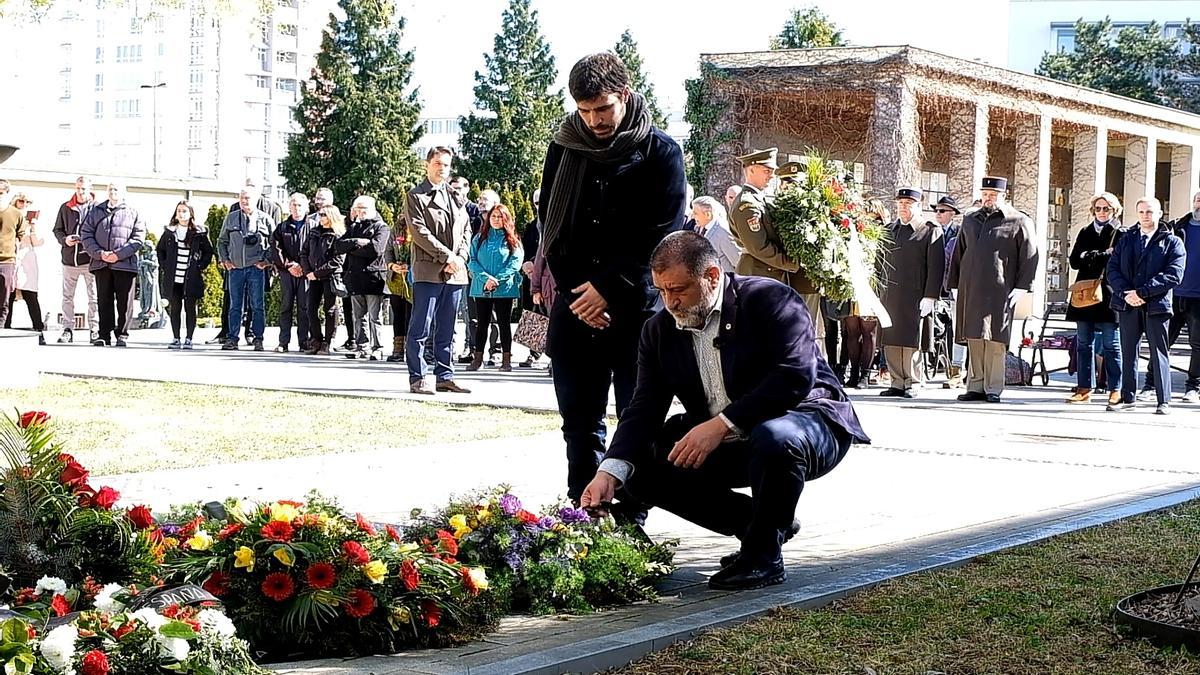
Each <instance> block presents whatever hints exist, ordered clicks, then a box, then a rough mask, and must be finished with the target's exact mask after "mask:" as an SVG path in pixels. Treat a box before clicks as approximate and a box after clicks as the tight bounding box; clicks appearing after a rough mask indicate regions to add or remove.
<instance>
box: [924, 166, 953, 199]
mask: <svg viewBox="0 0 1200 675" xmlns="http://www.w3.org/2000/svg"><path fill="white" fill-rule="evenodd" d="M949 186H950V177H949V176H948V175H946V174H944V173H937V172H934V171H922V172H921V189H922V190H924V191H925V200H926V203H924V204H922V205H921V208H926V207H929V206H930V205H932V204H936V203H937V200H939V199H941V198H942V197H945V196H946V195H948V194H950V187H949Z"/></svg>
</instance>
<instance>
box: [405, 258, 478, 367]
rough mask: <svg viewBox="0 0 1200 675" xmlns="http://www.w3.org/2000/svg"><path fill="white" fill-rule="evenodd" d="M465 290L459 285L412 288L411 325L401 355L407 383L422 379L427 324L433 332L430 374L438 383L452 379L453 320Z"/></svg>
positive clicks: (426, 284)
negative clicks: (405, 349) (432, 325)
mask: <svg viewBox="0 0 1200 675" xmlns="http://www.w3.org/2000/svg"><path fill="white" fill-rule="evenodd" d="M465 288H466V286H463V285H459V284H439V283H434V282H432V281H418V282H416V283H414V284H413V303H412V304H413V308H412V322H411V323H409V325H408V348H407V354H406V355H405V361H407V362H408V379H409V382H413V381H415V380H420V379H424V378H425V342H426V341H428V339H429V325H430V324H431V323H432V324H434V328H435V331H436V332H435V333H434V335H433V356H434V365H433V374H434V375H435V376H436V377H437V380H438V382H445V381H447V380H453V379H454V353H453V348H452V347H453V344H454V323H455V321H454V320H455V317H457V315H458V305H459V303H460V302H462V296H463V289H465Z"/></svg>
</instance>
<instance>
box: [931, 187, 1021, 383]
mask: <svg viewBox="0 0 1200 675" xmlns="http://www.w3.org/2000/svg"><path fill="white" fill-rule="evenodd" d="M1007 189H1008V180H1007V179H1004V178H996V177H994V176H987V177H985V178H984V179H983V183H982V185H981V194H982V200H981V204H980V206H979V209H978V210H976V211H972V212H970V213H968V214H967V215H965V216H963V223H962V228H961V229H960V230H959V234H958V241H957V242H956V243H955V246H954V256H953V258H951V263H950V282H949V284H950V287H951V288H954V289H957V290H958V305H957V308H956V313H957V315H958V316H957V318H958V323H957V325H958V332H959V336H960V338H965V339H966V341H967V361H968V363H967V392H966V393H965V394H962V395H960V396H959V397H958V400H960V401H987V402H988V403H999V402H1000V394H1001V393H1002V392H1003V391H1004V354H1005V353H1006V352H1007V351H1008V344H1009V336H1010V334H1011V330H1012V316H1013V309H1014V308H1015V307H1016V305H1017V303H1018V302H1019V301H1020V300H1021V298H1023V297H1024V296H1025V294H1026V293H1028V292H1029V289H1030V287H1031V286H1032V285H1033V278H1034V275H1035V274H1036V273H1037V266H1038V247H1037V242H1036V241H1035V240H1034V230H1033V221H1032V220H1030V218H1029V216H1027V215H1025V214H1024V213H1021V212H1020V211H1018V210H1016V209H1015V208H1013V207H1012V206H1010V205H1009V204H1008V203H1006V202H1005V201H1004V194H1005V191H1006V190H1007Z"/></svg>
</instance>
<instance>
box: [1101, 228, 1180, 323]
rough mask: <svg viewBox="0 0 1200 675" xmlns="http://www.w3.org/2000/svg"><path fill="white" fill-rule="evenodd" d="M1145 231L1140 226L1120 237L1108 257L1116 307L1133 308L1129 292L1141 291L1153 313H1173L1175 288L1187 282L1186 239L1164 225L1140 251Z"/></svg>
mask: <svg viewBox="0 0 1200 675" xmlns="http://www.w3.org/2000/svg"><path fill="white" fill-rule="evenodd" d="M1141 237H1142V232H1141V230H1140V229H1139V228H1138V226H1136V225H1134V226H1133V228H1131V229H1130V230H1128V231H1126V232H1125V234H1123V235H1121V237H1120V238H1119V239H1117V243H1116V246H1115V247H1114V248H1113V254H1112V256H1111V257H1110V258H1109V259H1108V284H1109V285H1110V286H1112V291H1113V292H1112V302H1111V305H1112V308H1113V309H1115V310H1117V311H1118V312H1123V311H1126V310H1128V309H1129V307H1128V306H1126V304H1125V293H1126V291H1137V293H1138V297H1140V298H1141V299H1143V300H1145V301H1146V305H1145V307H1146V313H1147V314H1149V315H1150V316H1155V315H1159V314H1170V313H1171V305H1172V303H1171V300H1172V291H1173V290H1174V289H1175V287H1176V286H1178V285H1179V282H1181V281H1183V270H1184V267H1185V265H1186V264H1187V252H1186V251H1185V249H1184V246H1183V241H1181V240H1180V239H1179V237H1177V236H1175V235H1174V234H1172V233H1171V228H1170V227H1168V226H1167V225H1166V224H1160V225H1159V226H1158V229H1157V230H1155V231H1154V234H1153V235H1151V236H1150V243H1149V244H1147V246H1146V249H1145V250H1144V251H1142V252H1141V253H1140V254H1139V253H1138V248H1139V246H1140V245H1141V241H1140V240H1141Z"/></svg>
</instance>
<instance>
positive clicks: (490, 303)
mask: <svg viewBox="0 0 1200 675" xmlns="http://www.w3.org/2000/svg"><path fill="white" fill-rule="evenodd" d="M522 256H523V251H522V249H521V240H520V239H519V238H517V228H516V224H515V221H514V220H513V216H512V212H511V211H509V210H508V207H507V206H505V205H503V204H500V205H498V206H496V207H495V208H493V209H492V210H491V211H490V212H489V213H488V215H487V217H486V218H485V219H484V221H483V226H482V227H480V228H479V234H477V235H475V236H474V237H473V238H472V239H471V254H470V260H469V261H468V262H467V269H468V270H470V272H471V297H472V298H474V299H475V307H476V310H477V316H478V318H479V321H478V324H477V325H476V327H475V345H476V347H477V348H481V347H484V346H486V345H487V343H488V341H487V337H488V326H489V325H490V324H491V323H492V317H493V316H495V318H496V325H497V326H498V328H499V330H500V346H501V349H502V351H503V352H504V361H503V362H502V363H501V364H500V370H504V371H509V370H512V308H513V301H514V300H516V299H517V298H519V297H521V276H520V271H521V262H522V260H523V257H522ZM482 366H483V351H481V350H480V349H476V351H475V352H474V353H473V354H472V355H471V365H469V366H467V370H479V368H480V367H482Z"/></svg>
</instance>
